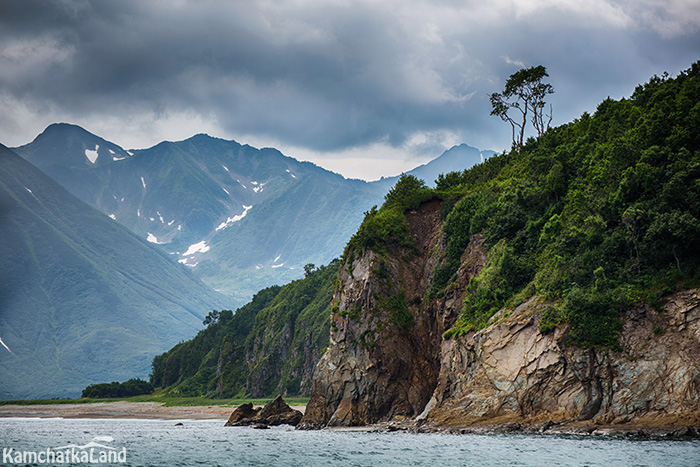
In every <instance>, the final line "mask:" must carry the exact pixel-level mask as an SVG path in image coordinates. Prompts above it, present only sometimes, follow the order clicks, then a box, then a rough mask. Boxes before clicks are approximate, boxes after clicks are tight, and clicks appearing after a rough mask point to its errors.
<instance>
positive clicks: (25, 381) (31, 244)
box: [0, 145, 229, 399]
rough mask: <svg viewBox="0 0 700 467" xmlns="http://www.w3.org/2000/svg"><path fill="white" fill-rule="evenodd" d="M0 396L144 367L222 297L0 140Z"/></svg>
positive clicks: (56, 389)
mask: <svg viewBox="0 0 700 467" xmlns="http://www.w3.org/2000/svg"><path fill="white" fill-rule="evenodd" d="M0 229H1V231H2V235H0V337H1V338H2V341H3V344H4V345H5V346H6V349H0V350H2V352H0V398H3V399H7V398H27V397H32V398H35V397H56V396H67V395H71V396H75V395H77V394H79V392H80V390H81V389H82V388H84V387H85V386H86V385H87V384H89V383H93V382H96V381H105V380H107V381H112V380H115V379H117V380H120V379H127V378H131V377H133V375H134V374H140V375H143V376H145V375H147V374H148V372H149V369H150V362H151V359H152V358H153V355H154V354H156V353H158V352H161V351H162V350H163V349H164V348H169V347H170V346H172V345H174V344H175V343H177V342H178V341H180V340H182V339H184V338H189V337H191V336H192V335H193V334H194V333H195V332H196V331H197V330H198V329H200V328H201V322H202V317H203V316H204V315H206V314H207V312H208V311H210V310H211V309H212V308H221V307H226V306H229V304H228V299H227V298H226V297H224V296H221V295H219V294H216V293H215V292H213V291H211V290H210V289H209V288H208V287H206V286H205V285H204V284H203V283H202V282H201V281H200V280H199V279H197V278H196V277H194V276H193V275H192V274H191V273H190V271H188V270H186V269H185V268H183V267H181V266H179V265H178V264H177V263H176V262H174V261H173V260H172V258H170V257H169V255H167V254H166V253H165V252H163V251H162V250H161V249H159V248H158V247H156V246H155V245H151V244H149V243H148V242H146V241H145V240H143V239H141V238H139V237H138V236H136V235H134V234H133V233H132V232H130V231H129V230H127V229H126V228H124V227H123V226H121V225H119V224H118V223H116V222H114V221H113V220H111V219H109V218H108V217H107V216H105V215H104V214H102V213H101V212H99V211H97V210H96V209H94V208H92V207H90V206H88V205H86V204H85V203H83V202H82V201H80V200H78V199H77V198H76V197H74V196H73V195H71V194H70V193H68V192H67V191H66V190H65V189H64V188H62V187H61V186H60V185H59V184H58V183H56V182H55V181H54V180H52V179H51V178H49V177H48V176H46V175H45V174H43V173H42V172H41V171H40V170H39V169H37V168H36V167H34V166H33V165H32V164H30V163H28V162H27V161H25V160H23V159H22V158H21V157H19V156H18V155H16V154H15V153H13V152H12V151H11V150H9V149H8V148H6V147H5V146H2V145H0Z"/></svg>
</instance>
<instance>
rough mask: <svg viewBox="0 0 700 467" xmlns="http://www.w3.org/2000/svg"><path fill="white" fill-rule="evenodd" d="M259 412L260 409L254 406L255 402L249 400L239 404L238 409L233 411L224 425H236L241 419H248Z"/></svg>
mask: <svg viewBox="0 0 700 467" xmlns="http://www.w3.org/2000/svg"><path fill="white" fill-rule="evenodd" d="M257 414H258V410H257V409H254V408H253V404H252V403H250V402H248V403H247V404H241V405H239V406H238V407H237V408H236V410H234V411H233V413H232V414H231V416H230V417H229V418H228V421H227V422H226V424H225V425H224V426H235V425H236V423H238V422H240V421H241V420H248V419H252V418H254V417H255V416H256V415H257Z"/></svg>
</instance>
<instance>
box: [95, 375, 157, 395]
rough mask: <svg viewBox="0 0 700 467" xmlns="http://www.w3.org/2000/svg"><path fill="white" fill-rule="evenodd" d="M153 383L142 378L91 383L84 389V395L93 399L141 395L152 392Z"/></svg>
mask: <svg viewBox="0 0 700 467" xmlns="http://www.w3.org/2000/svg"><path fill="white" fill-rule="evenodd" d="M152 392H153V385H152V384H151V383H149V382H148V381H143V380H141V379H130V380H129V381H125V382H123V383H118V382H116V381H114V382H112V383H99V384H91V385H90V386H88V387H86V388H85V389H83V394H82V397H88V398H92V399H108V398H110V399H113V398H122V397H133V396H140V395H142V394H151V393H152Z"/></svg>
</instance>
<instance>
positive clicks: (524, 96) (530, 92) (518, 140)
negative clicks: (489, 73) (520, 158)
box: [491, 65, 554, 154]
mask: <svg viewBox="0 0 700 467" xmlns="http://www.w3.org/2000/svg"><path fill="white" fill-rule="evenodd" d="M546 77H549V75H548V74H547V69H546V68H545V67H543V66H542V65H538V66H534V67H531V68H523V69H521V70H518V71H516V72H515V73H513V74H512V75H510V77H509V78H508V80H507V81H506V86H505V89H504V90H503V92H502V93H499V92H494V93H493V94H491V107H492V110H491V115H497V116H499V117H501V120H503V121H504V122H508V123H510V126H511V129H512V130H513V146H514V147H515V148H516V149H517V150H518V154H519V153H520V149H521V148H522V146H523V138H524V136H525V127H526V126H527V123H528V119H529V120H530V122H532V126H533V127H534V128H535V131H536V132H537V136H542V134H544V132H545V131H547V130H548V129H549V124H550V123H551V122H552V106H551V105H550V106H549V114H546V113H544V108H545V105H546V104H545V100H544V99H545V97H546V96H547V94H552V93H553V92H554V88H553V87H552V85H551V84H549V83H544V82H543V80H544V78H546Z"/></svg>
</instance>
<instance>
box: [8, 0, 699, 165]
mask: <svg viewBox="0 0 700 467" xmlns="http://www.w3.org/2000/svg"><path fill="white" fill-rule="evenodd" d="M0 30H2V31H3V34H2V35H0V103H2V105H3V108H4V110H5V111H4V112H2V115H0V141H1V142H3V143H5V144H9V145H16V144H23V143H26V142H28V141H29V140H31V139H32V138H33V137H34V136H36V134H37V133H39V132H40V131H41V130H42V129H43V127H45V126H46V125H47V124H48V123H51V122H53V121H57V120H60V121H71V122H75V123H78V124H82V125H84V126H86V127H87V128H88V129H89V130H90V131H93V132H96V133H98V134H100V135H101V136H104V137H106V138H108V139H111V140H113V141H115V142H117V143H119V144H122V145H125V146H129V147H144V146H149V145H151V144H155V143H157V142H158V141H160V140H161V139H165V138H169V139H184V138H186V137H188V136H190V135H191V134H194V133H197V132H200V131H208V132H212V133H214V134H216V135H217V136H222V137H231V138H236V139H240V140H242V141H243V142H251V143H253V144H258V145H276V146H278V147H281V148H282V149H283V150H285V149H287V151H286V152H288V153H289V152H290V151H296V152H297V153H303V154H305V155H306V158H311V159H313V158H316V159H317V160H319V159H323V158H324V157H333V156H336V157H338V158H344V159H347V158H348V157H352V156H353V155H363V156H364V157H370V158H371V157H372V156H373V154H367V152H368V151H379V152H381V153H382V154H377V157H383V158H392V157H399V158H400V157H403V158H404V159H406V160H409V159H411V158H412V157H413V158H416V160H417V159H420V158H421V157H423V158H425V157H428V156H429V157H435V156H437V155H438V154H439V151H440V150H441V149H443V148H444V147H445V146H448V145H450V144H454V143H458V142H462V141H465V142H468V143H470V144H472V145H477V146H480V147H482V148H485V147H489V148H493V149H497V150H500V149H503V148H505V147H506V146H507V145H508V144H509V136H510V135H509V129H508V128H506V127H504V126H503V124H502V122H500V121H499V120H497V119H495V118H494V117H489V111H490V108H489V103H488V95H489V93H491V92H494V91H498V90H500V89H501V88H502V85H503V82H504V81H505V79H506V78H507V77H508V75H510V74H511V73H513V72H514V71H516V70H517V69H518V68H519V67H522V66H532V65H537V64H543V65H545V66H546V67H547V69H548V71H549V73H550V77H551V79H550V82H551V83H552V84H553V85H554V87H555V90H556V93H555V94H554V95H553V96H552V99H551V100H552V103H553V105H554V109H555V121H556V122H559V123H561V122H564V121H568V120H570V119H571V118H575V117H576V116H578V115H580V113H582V112H583V111H586V110H587V111H593V110H595V105H596V103H597V102H599V101H600V100H601V99H604V98H605V97H607V96H608V95H610V96H612V97H622V96H625V95H629V94H630V93H631V92H632V90H633V88H634V85H635V84H638V83H640V82H643V81H645V80H647V79H648V78H649V77H650V76H651V75H652V74H655V73H656V74H660V73H662V72H663V71H669V72H670V73H677V72H678V71H680V70H681V69H684V68H687V67H688V66H690V64H691V63H692V62H693V61H694V60H697V59H698V58H700V57H698V52H700V50H698V49H699V47H698V45H697V44H699V43H700V4H698V2H697V1H694V0H671V1H668V0H661V1H652V0H643V1H636V0H622V1H613V0H592V1H589V2H577V1H574V0H531V1H517V0H498V1H495V2H482V1H480V2H477V1H471V0H468V1H463V0H462V1H457V0H454V1H453V0H442V1H439V2H436V1H405V0H404V1H398V0H389V1H382V2H376V1H342V0H328V1H311V0H287V1H256V2H249V1H230V2H218V1H201V0H199V1H194V0H193V1H188V0H179V1H149V2H143V1H140V0H120V1H119V2H113V1H78V0H76V1H56V2H44V1H34V0H23V1H22V2H14V1H11V0H0ZM400 154H404V156H400ZM290 155H293V156H296V157H299V156H298V154H293V153H290Z"/></svg>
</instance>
